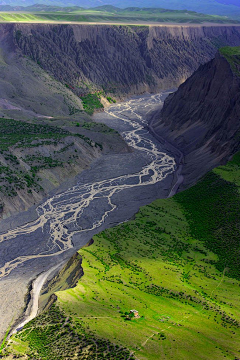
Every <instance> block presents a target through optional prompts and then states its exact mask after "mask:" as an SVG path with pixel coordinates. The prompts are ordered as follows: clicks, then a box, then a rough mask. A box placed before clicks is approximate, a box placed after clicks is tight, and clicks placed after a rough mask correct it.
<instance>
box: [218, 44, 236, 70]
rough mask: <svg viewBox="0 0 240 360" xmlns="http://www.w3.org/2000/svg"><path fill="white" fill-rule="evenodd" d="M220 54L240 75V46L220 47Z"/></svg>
mask: <svg viewBox="0 0 240 360" xmlns="http://www.w3.org/2000/svg"><path fill="white" fill-rule="evenodd" d="M219 51H220V54H221V55H223V56H224V57H225V58H226V59H227V61H228V62H229V64H230V65H231V68H232V70H233V71H234V72H235V73H236V74H237V75H238V76H240V46H235V47H230V46H225V47H223V48H221V49H220V50H219Z"/></svg>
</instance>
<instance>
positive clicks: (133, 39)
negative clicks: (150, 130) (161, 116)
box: [0, 24, 240, 95]
mask: <svg viewBox="0 0 240 360" xmlns="http://www.w3.org/2000/svg"><path fill="white" fill-rule="evenodd" d="M0 34H1V39H2V42H5V43H7V44H8V46H9V47H11V49H14V51H15V52H17V53H18V54H19V55H20V56H21V55H25V56H28V57H30V58H31V59H32V60H34V61H35V62H36V63H37V64H38V65H39V66H40V67H41V68H42V69H44V70H45V71H47V72H48V73H49V74H50V75H51V76H53V77H54V78H55V79H57V80H59V81H61V82H62V83H63V84H67V85H68V86H70V88H71V89H73V91H74V92H75V93H77V94H78V95H79V94H81V93H86V92H91V91H93V90H96V89H104V90H105V91H106V92H107V93H115V94H116V95H123V94H130V93H141V92H144V91H149V90H150V91H157V90H158V89H162V88H169V87H173V86H178V85H179V84H181V83H182V82H183V81H185V80H186V79H187V78H188V77H189V76H190V75H191V74H192V72H193V71H194V70H196V69H197V68H198V66H199V65H200V64H203V63H205V62H207V61H209V60H210V59H211V58H213V57H214V54H215V52H216V49H217V48H218V47H220V46H224V45H231V46H236V45H240V27H238V26H212V27H211V26H207V27H206V26H111V25H50V24H43V25H40V24H1V25H0Z"/></svg>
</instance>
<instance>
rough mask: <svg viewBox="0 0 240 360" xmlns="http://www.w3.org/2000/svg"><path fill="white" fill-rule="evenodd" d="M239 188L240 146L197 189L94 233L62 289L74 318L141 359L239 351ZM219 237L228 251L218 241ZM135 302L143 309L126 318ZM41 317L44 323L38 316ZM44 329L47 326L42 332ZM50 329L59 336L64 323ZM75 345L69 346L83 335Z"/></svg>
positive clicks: (63, 303) (27, 338) (26, 340)
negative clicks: (72, 283)
mask: <svg viewBox="0 0 240 360" xmlns="http://www.w3.org/2000/svg"><path fill="white" fill-rule="evenodd" d="M239 189H240V154H237V155H236V156H235V157H234V159H233V161H231V162H229V163H228V164H227V165H226V166H222V167H219V168H217V169H216V170H214V171H213V172H211V173H210V174H208V175H207V176H206V177H205V178H204V179H203V180H202V181H201V182H200V183H199V184H197V185H196V186H194V187H193V188H191V189H189V190H187V191H185V192H183V193H181V194H178V195H177V196H175V197H174V198H171V199H165V200H157V201H155V202H154V203H152V204H151V205H149V206H146V207H143V208H141V209H140V211H139V213H138V214H137V215H136V217H135V219H134V220H132V221H129V222H127V223H125V224H121V225H119V226H117V227H115V228H112V229H109V230H106V231H104V232H102V233H100V234H99V235H98V236H95V238H94V244H93V245H91V246H90V247H87V248H84V249H81V250H80V251H79V253H80V254H81V255H82V257H83V268H84V276H83V277H82V279H81V280H80V281H79V283H78V285H77V287H76V288H74V289H70V290H66V291H63V292H59V293H58V294H57V295H58V301H57V305H58V306H59V307H60V309H62V310H63V311H64V312H65V314H66V315H65V316H71V319H70V320H69V322H70V325H69V326H70V327H72V326H73V327H74V326H77V329H79V331H80V332H81V331H82V332H83V331H87V332H88V331H91V334H95V337H100V338H105V339H109V340H110V341H111V342H112V343H114V344H119V345H123V346H125V347H127V348H129V349H130V350H131V351H133V352H134V354H135V355H136V356H137V358H138V359H147V360H152V359H159V358H161V359H178V360H181V359H184V360H185V359H217V360H219V359H231V360H233V359H237V358H238V357H239V351H240V347H239V341H240V311H239V309H240V299H239V286H240V272H239V269H240V265H239V261H238V262H236V261H235V256H236V257H238V258H239V252H240V247H239V223H240V219H239V211H238V212H236V211H235V210H236V206H237V208H238V209H239V205H240V194H239ZM219 206H221V210H220V208H219ZM229 221H230V223H229ZM222 241H223V243H224V251H222V248H221V246H220V248H219V247H218V246H216V247H215V245H214V244H217V245H218V244H220V243H221V242H222ZM233 254H234V257H233V256H232V255H233ZM132 308H135V309H137V310H138V311H139V313H140V316H141V318H140V319H136V320H131V321H128V320H125V316H124V313H125V312H128V311H129V310H130V309H132ZM47 314H48V313H47ZM41 316H46V315H41ZM47 316H48V315H47ZM35 321H38V324H39V321H40V324H45V322H44V320H41V317H40V318H39V320H35ZM48 323H49V322H48ZM33 324H34V323H33ZM33 324H31V323H30V324H29V327H30V328H32V326H33ZM78 327H79V328H78ZM47 329H48V326H46V325H44V326H42V327H41V330H43V334H45V332H46V331H47ZM83 329H84V330H83ZM36 331H37V327H35V329H34V330H33V331H32V332H30V333H29V334H27V331H22V332H21V333H20V334H19V335H18V338H17V339H16V337H14V338H13V340H12V343H11V344H10V349H9V351H10V353H12V352H14V351H17V352H18V351H20V353H26V352H28V351H29V350H26V346H27V345H29V344H30V347H31V349H32V350H33V351H36V350H37V347H36V346H35V345H34V341H35V340H36V339H35V337H37V339H38V341H39V336H40V335H39V334H38V335H36ZM51 334H52V335H51V342H52V341H53V340H54V339H55V338H56V335H57V334H58V332H54V333H51ZM64 336H65V339H66V342H65V343H67V338H66V336H68V335H67V334H66V335H64ZM91 336H93V335H91ZM34 339H35V340H34ZM63 339H64V337H62V340H63ZM19 342H20V345H19ZM48 343H49V341H45V342H42V345H41V346H43V347H44V346H46V345H47V344H48ZM69 346H70V347H71V351H72V347H73V346H76V344H75V345H73V344H72V343H71V344H70V343H69ZM21 348H22V349H23V350H21ZM41 351H42V350H41ZM92 354H93V353H92ZM37 358H41V359H51V357H44V356H43V357H37ZM52 358H54V357H52ZM79 358H80V357H79ZM86 358H89V359H90V358H91V357H86ZM99 358H101V357H99ZM112 358H114V359H117V357H112Z"/></svg>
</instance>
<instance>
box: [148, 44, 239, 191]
mask: <svg viewBox="0 0 240 360" xmlns="http://www.w3.org/2000/svg"><path fill="white" fill-rule="evenodd" d="M239 69H240V48H239V47H237V48H224V49H222V50H220V52H218V53H217V55H216V56H215V58H214V59H213V60H211V61H210V62H208V63H207V64H205V65H203V66H200V67H199V69H198V70H197V71H196V72H195V73H194V74H193V75H192V76H191V77H190V78H189V79H188V80H187V81H186V82H185V83H184V84H182V85H181V86H180V87H179V89H178V91H176V92H175V93H173V94H171V95H169V97H168V98H167V99H166V101H165V103H164V106H163V109H162V110H161V111H160V113H159V112H158V113H157V114H155V115H154V117H153V119H152V123H151V127H152V129H153V130H154V131H155V133H156V134H158V135H161V136H163V137H165V138H167V139H168V140H169V141H170V142H172V143H173V144H174V145H175V146H176V147H177V148H179V149H180V150H181V151H182V152H183V154H184V156H185V163H186V166H185V178H186V181H185V183H186V184H187V183H189V182H190V183H191V182H192V181H196V179H197V178H198V177H199V176H201V175H203V174H204V173H205V172H206V171H208V170H210V169H211V168H213V167H214V166H216V165H218V164H221V163H224V162H225V161H226V160H228V159H229V157H230V156H231V155H232V154H233V153H235V152H236V151H237V150H239V146H240V132H239V131H240V122H239V114H240V71H239ZM186 184H185V185H186Z"/></svg>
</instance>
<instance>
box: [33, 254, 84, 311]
mask: <svg viewBox="0 0 240 360" xmlns="http://www.w3.org/2000/svg"><path fill="white" fill-rule="evenodd" d="M83 274H84V273H83V268H82V257H81V256H80V255H79V254H78V253H75V254H74V255H73V256H72V257H71V258H70V259H69V261H68V262H67V263H66V264H65V265H64V266H63V267H62V269H61V270H60V271H59V272H58V273H57V274H56V275H55V276H54V278H53V279H51V280H50V281H48V282H47V283H46V284H45V285H44V287H43V289H42V291H41V296H40V298H39V307H40V309H43V308H44V307H45V306H46V305H47V304H48V302H49V300H50V303H51V301H52V295H53V294H54V293H55V292H57V291H62V290H66V289H70V288H73V287H75V286H76V284H77V282H78V280H79V279H80V278H81V277H82V276H83Z"/></svg>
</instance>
